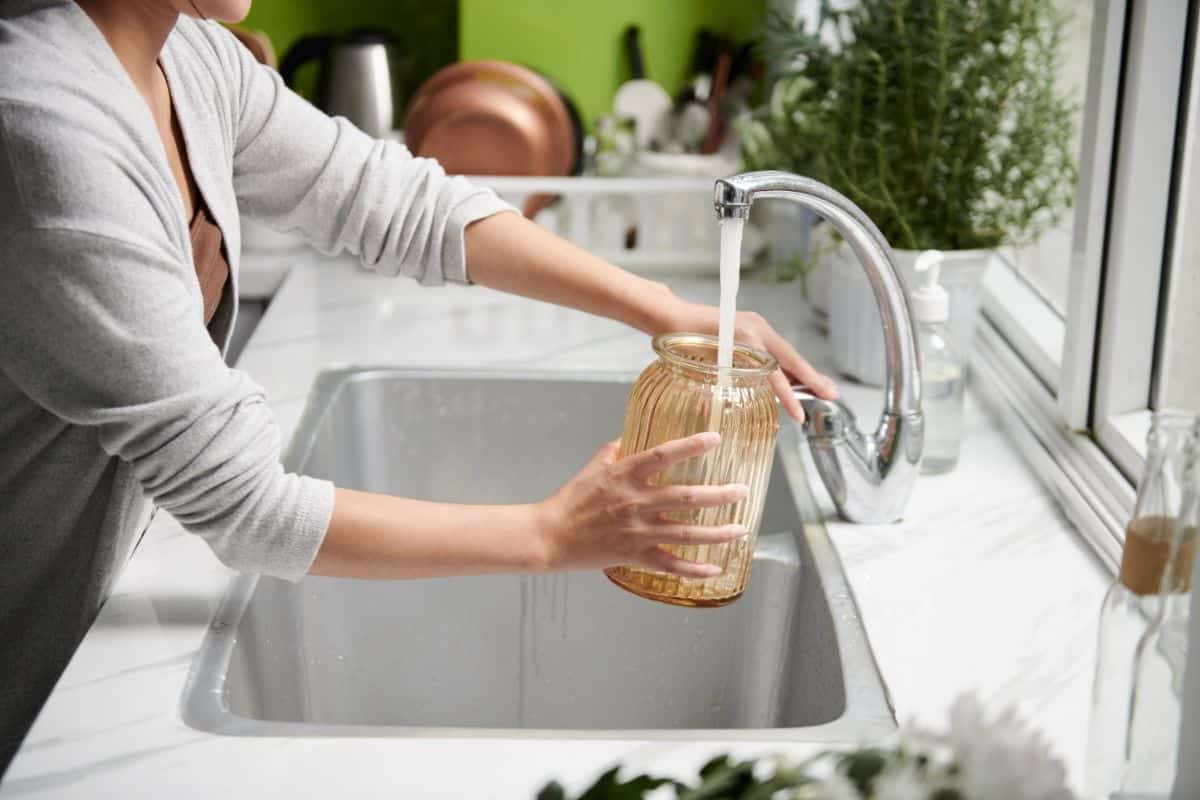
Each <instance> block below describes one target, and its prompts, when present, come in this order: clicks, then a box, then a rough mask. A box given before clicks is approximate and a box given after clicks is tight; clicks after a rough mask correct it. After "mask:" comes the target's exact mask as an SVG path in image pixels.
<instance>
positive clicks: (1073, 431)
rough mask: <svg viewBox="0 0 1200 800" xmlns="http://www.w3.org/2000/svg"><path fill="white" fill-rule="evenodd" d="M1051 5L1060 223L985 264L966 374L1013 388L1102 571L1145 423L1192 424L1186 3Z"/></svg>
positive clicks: (1192, 71)
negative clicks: (1060, 128) (1064, 111)
mask: <svg viewBox="0 0 1200 800" xmlns="http://www.w3.org/2000/svg"><path fill="white" fill-rule="evenodd" d="M1059 2H1060V3H1062V4H1063V5H1064V7H1065V9H1066V10H1068V11H1069V12H1071V13H1072V14H1073V19H1072V22H1071V23H1070V27H1069V29H1068V35H1067V37H1066V41H1065V42H1064V46H1065V47H1066V48H1067V50H1068V54H1067V57H1066V58H1065V59H1064V63H1063V64H1062V74H1061V75H1060V76H1059V78H1060V80H1061V81H1062V82H1063V83H1064V85H1067V86H1072V85H1079V86H1081V87H1082V92H1081V100H1082V102H1081V105H1080V110H1079V126H1078V136H1079V182H1078V187H1077V192H1076V198H1075V207H1074V209H1073V213H1072V215H1071V219H1070V220H1069V221H1067V222H1066V223H1064V224H1063V225H1061V226H1059V227H1058V228H1055V229H1053V230H1050V231H1048V232H1047V233H1046V234H1045V236H1043V237H1042V239H1041V240H1039V241H1038V242H1036V243H1034V244H1033V245H1030V246H1026V247H1022V248H1017V249H1014V248H1009V249H1006V250H1002V251H1001V252H999V253H997V256H996V258H995V259H993V264H992V266H991V269H990V270H989V273H988V277H987V279H986V283H985V287H984V298H983V309H984V316H985V324H984V325H983V326H982V327H983V331H981V335H980V338H981V344H982V345H983V346H982V347H981V350H982V353H983V356H984V357H983V360H984V361H987V362H989V363H987V364H984V365H983V366H982V368H981V369H980V370H979V372H980V373H982V376H983V377H984V378H985V379H986V378H987V376H989V375H990V376H992V377H993V380H1004V381H1009V382H1010V383H1011V382H1012V381H1013V380H1014V379H1013V375H1014V373H1016V372H1021V373H1023V375H1025V376H1028V378H1027V379H1025V382H1024V383H1023V384H1020V385H1022V386H1024V388H1025V389H1027V390H1028V391H1026V392H1025V394H1026V395H1028V396H1027V397H1025V398H1023V399H1016V398H1014V399H1013V402H1019V403H1024V407H1023V409H1022V412H1021V413H1022V416H1024V417H1027V418H1029V420H1032V421H1030V426H1029V427H1030V429H1031V430H1032V431H1033V432H1034V434H1036V440H1037V442H1038V444H1037V447H1039V448H1041V454H1040V456H1039V457H1046V458H1049V459H1051V460H1052V461H1053V462H1054V463H1055V465H1056V466H1057V468H1058V470H1059V476H1060V477H1061V478H1062V481H1061V483H1062V485H1063V492H1062V496H1063V497H1064V499H1065V500H1066V501H1067V503H1066V505H1067V506H1068V511H1071V510H1072V508H1073V509H1074V513H1073V514H1072V516H1076V517H1077V519H1076V521H1077V522H1080V523H1081V525H1080V527H1081V529H1082V528H1088V529H1090V530H1091V531H1092V534H1093V535H1091V536H1089V538H1090V539H1091V540H1092V541H1093V543H1094V544H1096V546H1097V549H1098V550H1099V551H1100V552H1101V553H1102V555H1105V556H1106V557H1107V558H1108V559H1109V560H1110V561H1111V560H1112V559H1113V558H1114V557H1115V556H1114V553H1115V552H1119V546H1120V543H1121V541H1123V536H1124V534H1123V525H1124V523H1125V521H1127V519H1128V515H1129V513H1130V511H1131V505H1132V499H1133V490H1132V486H1133V483H1134V482H1135V481H1136V479H1137V477H1138V476H1139V474H1140V471H1141V467H1142V460H1143V453H1144V451H1143V448H1144V441H1145V434H1146V430H1147V428H1148V426H1149V418H1150V410H1151V409H1153V408H1159V407H1168V406H1173V407H1184V408H1193V409H1195V408H1200V358H1198V357H1197V353H1198V352H1200V226H1197V225H1195V224H1188V221H1189V220H1191V221H1194V220H1196V219H1198V218H1200V74H1198V72H1197V70H1198V64H1197V61H1196V58H1195V55H1194V51H1195V39H1196V30H1197V7H1198V6H1200V2H1198V0H1192V1H1191V2H1163V3H1159V2H1135V1H1134V0H1096V2H1094V3H1093V2H1088V1H1087V0H1059ZM1014 385H1016V384H1014ZM998 391H1002V390H999V389H998ZM1030 397H1033V398H1034V399H1033V400H1030V399H1029V398H1030ZM1034 418H1036V420H1034ZM1086 533H1087V531H1085V534H1086Z"/></svg>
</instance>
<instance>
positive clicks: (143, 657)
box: [0, 254, 1109, 798]
mask: <svg viewBox="0 0 1200 800" xmlns="http://www.w3.org/2000/svg"><path fill="white" fill-rule="evenodd" d="M676 289H677V291H679V292H680V293H681V294H685V295H687V296H689V297H692V298H693V299H697V300H699V299H705V300H707V301H709V302H715V301H716V298H717V287H716V283H715V281H712V280H693V281H682V282H677V284H676ZM797 292H798V290H797V289H796V288H794V287H792V286H779V285H774V286H764V285H761V284H756V283H754V282H752V281H751V282H744V283H743V287H742V307H743V308H754V309H757V310H759V311H761V312H762V313H764V314H765V315H766V316H767V317H768V319H770V320H771V321H772V322H773V323H774V324H775V325H776V327H777V328H778V329H779V330H780V331H781V333H783V335H785V336H786V337H788V338H790V339H791V340H792V341H793V342H795V343H796V344H797V345H798V346H799V347H800V349H801V350H802V352H804V353H805V354H807V355H808V356H809V357H810V358H811V359H812V360H813V361H814V362H815V363H817V364H818V365H828V363H829V351H828V346H827V343H826V341H825V339H824V337H823V335H822V334H821V333H820V332H819V331H818V330H817V329H816V327H815V326H814V325H813V324H812V321H811V319H810V317H809V316H808V314H807V313H806V312H805V311H804V306H803V305H802V304H801V302H800V300H799V298H798V295H797ZM650 358H651V352H650V347H649V342H648V341H647V340H646V339H645V337H643V336H642V335H640V334H638V333H636V332H633V331H630V330H627V329H624V328H622V327H621V326H619V325H617V324H615V323H612V322H609V321H607V320H602V319H597V318H594V317H589V316H586V315H583V314H579V313H575V312H571V311H567V310H564V309H559V308H554V307H551V306H547V305H543V304H540V303H535V302H532V301H527V300H523V299H519V298H513V297H508V296H505V295H501V294H497V293H494V292H491V291H489V290H486V289H482V288H463V287H443V288H438V289H422V288H420V287H418V286H416V285H415V284H413V283H411V282H408V281H404V280H389V279H385V278H381V277H378V276H375V275H373V274H371V273H368V272H366V271H363V270H361V269H359V268H357V266H356V265H353V264H352V263H350V262H348V261H346V260H344V259H326V258H322V257H318V256H315V255H307V254H305V255H301V256H296V257H295V258H294V264H293V267H292V269H291V271H290V272H289V273H288V274H287V277H286V278H285V279H284V280H283V284H282V287H281V288H280V289H279V292H278V294H277V295H276V297H275V299H274V301H273V303H272V304H271V306H270V308H269V310H268V312H267V314H266V316H265V318H264V320H263V322H262V325H261V327H260V328H259V329H258V330H257V331H256V333H255V335H254V337H253V338H252V339H251V342H250V344H249V346H248V347H247V349H246V351H245V352H244V354H243V356H242V358H241V361H240V363H239V366H240V367H241V368H243V369H245V370H247V371H248V372H249V373H250V374H251V375H253V376H254V377H255V378H256V379H257V380H258V381H259V382H260V383H261V384H263V386H265V387H266V389H267V390H268V393H269V398H270V402H271V405H272V407H273V408H274V410H275V412H276V414H277V416H278V418H279V422H280V425H281V427H282V429H283V432H284V434H285V436H290V434H291V431H292V430H293V429H294V427H295V425H296V423H297V421H298V420H299V416H300V412H301V410H302V408H303V403H304V398H305V395H306V393H307V391H308V388H309V385H310V383H311V382H312V380H313V378H314V376H315V375H316V374H317V373H318V372H319V371H320V370H322V369H324V368H327V367H331V366H334V365H346V364H387V365H403V366H429V365H437V366H441V367H446V366H463V367H472V366H473V367H478V366H487V367H492V368H494V367H497V366H504V365H512V366H513V367H527V368H528V367H536V368H539V369H565V370H584V369H586V370H614V371H626V372H628V371H635V370H638V369H640V368H641V367H642V366H644V365H645V364H646V363H648V362H649V360H650ZM843 394H844V395H845V396H846V397H847V398H848V399H849V400H850V402H851V404H852V405H854V406H856V410H859V411H860V413H861V414H863V415H866V416H867V418H873V417H874V416H875V414H877V413H878V410H879V407H880V401H881V393H880V392H879V391H878V390H875V389H867V388H863V387H855V386H843ZM975 401H976V398H975V397H974V396H973V394H972V393H968V401H967V422H966V434H965V442H964V448H963V458H962V462H961V464H960V465H959V467H958V468H957V469H956V470H955V471H953V472H951V473H949V474H947V475H944V476H939V477H930V478H924V479H922V480H921V481H920V482H919V483H918V485H917V489H916V493H915V495H914V497H913V500H912V503H911V506H910V510H909V513H908V514H907V517H906V519H905V521H904V522H902V523H899V524H896V525H891V526H879V527H864V526H853V525H847V524H843V523H840V522H831V523H830V524H829V526H828V527H829V530H830V535H831V538H832V539H833V541H834V544H835V545H836V547H837V548H838V551H839V552H840V554H841V557H842V560H843V562H844V564H845V568H846V573H847V576H848V578H849V580H850V583H851V585H852V587H853V590H854V593H855V596H856V598H857V601H858V604H859V607H860V610H861V612H862V616H863V618H864V622H865V625H866V628H867V632H868V635H869V638H870V642H871V645H872V648H873V650H874V652H875V655H876V657H877V659H878V661H879V664H880V667H881V670H882V673H883V677H884V680H885V682H886V683H887V686H888V688H889V691H890V694H891V697H892V700H893V703H894V705H895V709H896V712H897V717H898V719H900V720H901V721H902V722H903V721H906V720H909V719H913V718H917V719H920V720H922V721H925V722H930V723H934V724H941V723H943V722H944V719H945V712H946V709H947V708H948V706H949V704H950V702H951V701H952V700H953V698H954V697H955V696H957V695H958V694H959V693H960V692H963V691H966V690H974V691H977V692H978V693H979V695H980V696H981V697H982V698H983V699H984V701H985V702H986V703H987V704H988V705H989V706H991V707H993V708H995V709H997V710H998V709H999V708H1001V707H1004V706H1007V705H1010V704H1016V705H1017V706H1018V707H1019V708H1020V709H1021V710H1022V711H1023V712H1024V714H1025V715H1026V716H1027V717H1028V718H1031V719H1033V720H1034V721H1036V723H1037V725H1038V726H1039V727H1040V728H1041V729H1042V730H1043V731H1045V732H1046V733H1047V734H1048V735H1049V737H1050V739H1051V741H1052V742H1053V743H1054V745H1055V747H1056V748H1057V750H1058V752H1059V753H1060V754H1061V755H1062V756H1063V757H1064V758H1065V759H1066V761H1067V763H1068V765H1069V767H1070V770H1071V773H1072V776H1073V778H1074V779H1075V780H1076V781H1077V780H1078V777H1079V774H1080V767H1081V764H1082V760H1083V750H1084V740H1085V728H1086V719H1087V702H1088V692H1089V687H1090V682H1091V671H1092V660H1093V653H1094V649H1095V641H1094V640H1095V628H1096V616H1097V612H1098V609H1099V605H1100V599H1101V596H1102V594H1103V591H1104V589H1105V587H1106V585H1107V583H1108V580H1109V578H1108V576H1107V575H1106V574H1105V573H1104V570H1103V569H1102V567H1101V566H1100V565H1099V563H1098V562H1097V561H1096V560H1095V559H1094V558H1093V557H1092V555H1091V553H1090V551H1088V550H1087V548H1086V546H1085V545H1084V544H1083V543H1082V541H1081V540H1080V539H1079V537H1078V536H1077V535H1076V534H1075V533H1074V531H1073V530H1072V528H1071V526H1070V524H1069V523H1068V522H1067V521H1066V519H1065V517H1064V516H1063V515H1062V513H1061V511H1060V510H1059V508H1058V507H1057V506H1056V504H1055V502H1054V500H1053V499H1052V498H1051V496H1050V494H1049V492H1048V491H1047V490H1046V489H1045V488H1044V487H1043V486H1042V484H1041V483H1040V482H1039V480H1038V478H1037V476H1035V475H1032V474H1030V472H1029V470H1028V468H1027V467H1026V465H1025V464H1024V462H1022V460H1021V459H1020V457H1019V455H1018V454H1017V453H1016V451H1015V449H1014V448H1013V447H1012V445H1011V444H1010V442H1009V441H1008V437H1007V436H1006V433H1005V431H1004V430H1003V428H1002V427H1001V425H1000V423H999V422H998V421H997V420H996V419H995V418H994V417H993V416H991V415H990V414H988V413H987V412H986V411H984V410H983V409H981V408H980V406H979V405H978V404H977V403H976V402H975ZM619 424H620V421H619V420H614V421H613V425H614V431H616V428H617V427H618V426H619ZM785 424H786V423H785ZM565 477H567V476H564V478H565ZM812 482H813V486H814V491H815V494H816V495H817V496H818V497H819V498H821V499H822V502H823V503H825V504H826V506H827V509H828V507H829V506H828V498H827V497H826V496H825V495H824V490H823V487H821V486H820V482H819V480H818V479H816V478H815V476H814V477H813V479H812ZM231 574H232V573H231V572H230V571H229V570H227V569H226V568H224V567H223V566H222V565H221V564H220V563H218V562H217V560H216V559H215V558H214V557H213V555H212V554H211V552H210V551H209V550H208V549H207V547H206V546H205V545H204V544H203V542H201V541H200V540H199V539H196V538H194V537H192V536H190V535H188V534H186V533H185V532H184V531H183V530H182V529H181V528H180V527H179V526H178V524H177V523H175V522H174V521H173V520H172V519H171V518H170V517H169V516H168V515H166V514H160V515H159V516H158V518H157V519H156V520H155V522H154V524H153V526H152V527H151V530H150V531H149V532H148V533H147V535H146V537H145V539H144V540H143V542H142V544H141V546H140V547H139V549H138V550H137V552H136V554H135V555H134V557H133V558H132V559H131V561H130V563H129V565H128V567H127V568H126V570H125V572H124V574H123V575H122V577H121V578H120V580H119V581H118V583H117V585H116V588H115V591H114V594H113V596H112V598H111V599H110V600H109V601H108V602H107V603H106V605H105V606H104V608H103V610H102V611H101V613H100V616H99V618H98V619H97V621H96V623H95V625H94V626H93V628H92V630H91V632H90V633H89V634H88V636H87V637H86V639H85V640H84V642H83V644H82V645H81V646H80V648H79V650H78V652H77V653H76V655H75V657H74V659H73V660H72V661H71V664H70V665H69V667H68V668H67V670H66V672H65V673H64V675H63V676H62V679H61V680H60V681H59V684H58V686H57V688H56V689H55V691H54V693H53V695H52V696H51V698H50V700H49V701H48V703H47V704H46V706H45V708H44V710H43V711H42V714H41V716H40V717H39V719H38V721H37V723H36V724H35V725H34V727H33V730H32V731H31V733H30V734H29V736H28V738H27V739H26V741H25V744H24V746H23V748H22V750H21V751H20V753H19V754H18V756H17V758H16V760H15V761H14V763H13V765H12V766H11V768H10V770H9V772H8V775H7V776H6V779H5V781H4V783H3V784H0V797H47V798H48V797H54V798H70V797H89V798H90V797H123V798H133V797H153V798H161V797H166V796H170V797H173V798H208V797H215V796H229V795H232V796H238V797H241V796H252V795H253V796H263V797H318V796H323V795H329V796H338V797H341V796H377V797H389V798H400V797H403V798H426V797H429V798H435V797H447V798H450V797H465V796H472V797H488V798H510V797H511V798H530V797H532V796H533V794H534V792H535V791H536V789H537V788H539V787H540V786H541V785H542V784H543V783H544V782H545V781H546V780H548V779H549V778H551V777H558V778H560V779H563V780H564V782H565V783H567V785H568V786H572V785H575V786H578V785H581V784H582V783H583V782H585V781H588V780H590V779H591V778H592V777H594V776H595V775H597V774H598V773H599V772H600V771H601V770H602V769H603V768H604V767H606V766H607V765H608V764H610V763H611V762H612V761H614V760H616V759H623V760H625V761H626V762H627V763H628V764H630V765H631V766H634V767H639V768H644V767H652V768H653V769H655V770H657V771H668V772H669V771H678V772H679V773H680V774H681V775H688V774H692V771H693V770H694V769H695V767H697V766H698V765H699V764H700V763H701V762H702V760H703V759H705V758H707V757H708V756H710V755H711V754H713V753H715V752H719V751H722V750H729V751H732V752H736V753H740V754H751V753H760V754H761V753H764V752H770V751H778V750H780V748H779V747H778V746H776V745H767V744H764V745H758V746H756V745H755V744H754V743H752V742H751V743H741V744H738V745H736V746H730V747H725V746H723V745H722V744H721V743H690V744H689V743H672V742H663V741H658V742H645V741H627V742H626V741H589V740H571V741H544V740H543V741H504V740H494V739H489V740H479V739H475V740H470V739H458V740H455V739H425V740H421V739H405V740H394V739H348V738H347V739H339V738H323V739H321V738H307V739H285V738H236V737H223V736H216V735H210V734H206V733H202V732H200V731H197V730H194V729H192V728H189V727H188V726H187V725H185V724H184V723H183V721H182V720H181V718H180V713H179V707H180V696H181V693H182V690H183V686H184V682H185V680H186V678H187V675H188V669H189V667H190V665H191V662H192V659H193V656H194V655H195V654H196V652H197V650H198V649H199V647H200V645H201V641H202V639H203V637H204V634H205V631H206V629H207V626H208V623H209V621H210V619H211V616H212V614H213V612H214V611H215V610H216V607H217V604H218V602H219V601H220V598H221V596H222V594H223V592H224V590H225V588H226V584H227V582H228V580H229V578H230V577H231ZM784 749H786V750H790V751H791V752H794V753H795V754H796V755H802V754H804V753H805V752H806V751H807V748H805V747H803V746H799V745H797V746H793V747H791V748H784Z"/></svg>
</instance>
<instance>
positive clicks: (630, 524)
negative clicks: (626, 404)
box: [539, 432, 748, 578]
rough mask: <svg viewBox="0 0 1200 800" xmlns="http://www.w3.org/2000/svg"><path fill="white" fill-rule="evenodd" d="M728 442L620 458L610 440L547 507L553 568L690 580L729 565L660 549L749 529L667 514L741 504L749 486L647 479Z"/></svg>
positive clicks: (728, 537)
mask: <svg viewBox="0 0 1200 800" xmlns="http://www.w3.org/2000/svg"><path fill="white" fill-rule="evenodd" d="M720 441H721V436H720V434H718V433H713V432H709V433H698V434H696V435H694V436H689V437H687V438H685V439H676V440H675V441H672V442H666V443H664V444H660V445H658V446H657V447H653V448H651V449H649V450H645V451H643V452H641V453H636V454H635V455H632V456H629V457H628V458H623V459H621V460H619V461H618V460H617V449H618V444H619V443H618V442H615V441H614V442H609V443H608V444H606V445H604V447H602V448H600V451H599V452H598V453H597V454H596V455H595V456H594V457H593V458H592V460H591V461H590V462H588V464H587V466H585V467H584V468H583V469H582V470H581V471H580V472H579V474H578V475H576V476H575V477H574V478H572V479H571V480H570V481H568V482H567V483H566V485H564V486H563V487H562V488H561V489H559V490H558V491H557V492H555V493H554V494H553V495H552V496H551V497H550V498H549V499H548V500H546V501H544V502H543V503H541V504H540V507H539V510H540V512H541V520H542V524H541V529H542V531H543V536H544V541H545V546H546V553H547V556H546V559H545V562H546V566H547V568H548V569H551V570H565V569H589V568H597V567H611V566H614V565H616V564H634V565H637V566H640V567H648V568H650V569H656V570H661V571H663V572H672V573H675V574H676V575H682V576H685V577H689V578H711V577H713V576H714V575H719V574H720V572H721V568H720V567H718V566H716V565H715V564H702V563H697V562H694V561H687V560H685V559H682V558H678V557H676V556H674V555H672V554H670V553H668V552H667V551H665V550H663V549H662V548H660V547H659V545H660V544H680V545H688V544H719V543H721V542H729V541H732V540H734V539H737V538H739V537H741V536H745V535H746V529H745V527H743V526H741V525H721V526H715V527H714V526H704V525H691V524H687V523H682V522H679V521H677V520H673V519H669V518H668V517H666V516H665V514H666V513H667V512H671V511H689V510H691V509H694V508H711V507H715V506H724V505H729V504H731V503H736V502H738V501H739V500H741V499H742V498H744V497H745V496H746V492H747V491H748V490H747V487H745V486H742V485H738V484H732V485H728V486H651V485H650V484H649V483H647V480H648V479H649V478H651V477H652V476H654V475H656V474H658V473H660V472H662V471H663V470H665V469H668V468H670V467H671V465H673V464H676V463H678V462H680V461H686V460H687V459H689V458H695V457H696V456H699V455H703V454H704V453H707V452H708V451H709V450H711V449H713V448H714V447H716V446H717V443H718V442H720Z"/></svg>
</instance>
